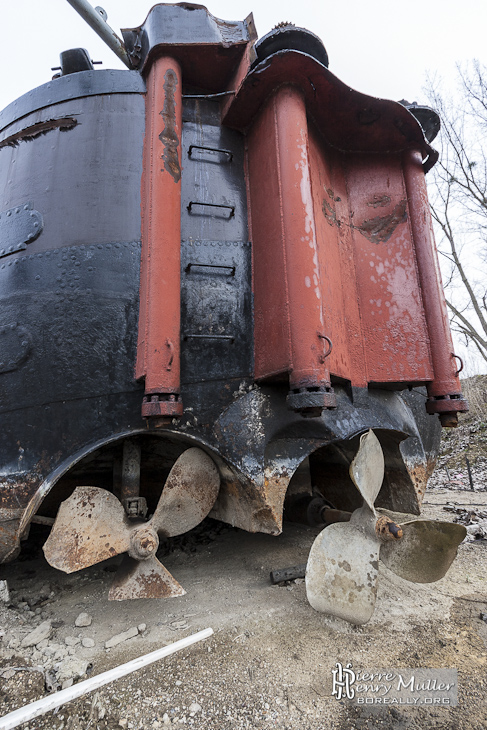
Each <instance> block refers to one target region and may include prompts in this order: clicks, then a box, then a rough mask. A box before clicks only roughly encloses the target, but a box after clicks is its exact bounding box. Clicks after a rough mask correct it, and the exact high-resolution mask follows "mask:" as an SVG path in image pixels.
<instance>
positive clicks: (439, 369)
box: [404, 152, 463, 410]
mask: <svg viewBox="0 0 487 730" xmlns="http://www.w3.org/2000/svg"><path fill="white" fill-rule="evenodd" d="M404 177H405V184H406V190H407V195H408V200H409V205H410V215H411V229H412V235H413V238H414V246H415V250H416V256H417V259H418V265H419V275H420V281H421V291H422V297H423V301H424V308H425V312H426V319H427V324H428V335H429V339H430V343H431V357H432V360H433V368H434V377H433V379H432V381H431V382H430V383H429V384H428V395H430V396H435V397H438V396H445V395H455V394H460V393H461V387H460V381H459V380H458V377H456V376H455V372H456V370H457V361H456V360H455V359H454V358H453V357H452V353H453V352H454V350H453V343H452V339H451V333H450V326H449V323H448V315H447V311H446V303H445V296H444V293H443V288H442V286H441V274H440V269H439V264H438V255H437V253H436V249H435V245H434V237H433V228H432V222H431V214H430V208H429V203H428V195H427V191H426V181H425V176H424V173H423V170H422V166H421V155H420V154H419V152H408V153H406V154H405V155H404ZM457 405H460V403H459V404H457ZM443 410H444V409H443ZM452 410H455V409H453V408H452ZM462 410H463V409H462Z"/></svg>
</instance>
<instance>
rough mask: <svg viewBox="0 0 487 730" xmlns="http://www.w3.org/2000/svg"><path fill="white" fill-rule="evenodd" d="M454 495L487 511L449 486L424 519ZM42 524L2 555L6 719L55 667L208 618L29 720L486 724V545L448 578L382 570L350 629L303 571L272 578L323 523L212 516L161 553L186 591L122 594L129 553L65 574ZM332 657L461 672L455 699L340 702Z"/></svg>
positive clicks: (154, 643) (479, 500)
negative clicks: (246, 527)
mask: <svg viewBox="0 0 487 730" xmlns="http://www.w3.org/2000/svg"><path fill="white" fill-rule="evenodd" d="M481 486H483V485H481ZM447 503H450V505H451V504H458V505H466V506H468V507H469V508H472V509H477V510H479V509H480V510H482V509H485V510H487V491H480V490H479V491H474V492H472V491H471V490H465V489H445V488H442V487H441V486H439V487H437V488H436V489H433V490H430V491H428V492H427V495H426V499H425V505H424V510H425V515H426V516H429V517H433V518H436V519H453V518H454V516H455V514H454V513H452V512H447V511H445V510H444V509H443V507H444V506H445V505H447ZM41 530H42V528H40V527H38V528H37V531H38V534H37V539H36V535H35V534H33V535H32V537H31V540H30V544H29V545H28V547H27V551H26V552H24V554H23V555H22V556H21V558H20V559H18V560H17V561H15V562H14V563H11V564H9V565H5V566H1V576H0V577H1V578H2V579H3V580H7V582H8V586H9V589H10V602H7V603H3V604H1V605H2V608H1V609H0V619H1V621H0V625H1V627H2V641H1V643H0V672H1V674H0V692H1V698H0V713H1V714H2V715H3V714H6V713H7V712H9V711H11V710H12V709H15V708H17V707H20V706H22V705H25V704H26V703H28V702H31V701H33V700H36V699H38V698H40V697H42V696H44V695H45V694H47V690H46V688H45V685H46V681H47V683H48V684H49V682H51V684H52V685H53V686H56V682H60V681H61V680H62V676H61V673H60V671H59V668H60V666H62V667H64V670H65V674H64V676H68V675H69V670H70V667H71V675H73V674H74V677H73V676H72V678H71V679H69V678H68V680H65V683H67V684H69V683H70V682H71V681H72V679H73V678H74V680H75V681H77V679H78V678H77V676H76V669H73V667H78V670H77V671H78V672H82V670H83V667H85V669H86V672H85V673H84V674H83V675H82V676H81V679H85V678H86V675H90V676H92V675H94V674H98V673H100V672H103V671H105V670H107V669H109V668H111V667H115V666H117V665H119V664H121V663H123V662H126V661H128V660H130V659H133V658H135V657H138V656H141V655H143V654H145V653H147V652H150V651H153V650H154V649H156V648H159V647H161V646H163V645H165V644H168V643H170V642H173V641H176V640H177V639H179V638H182V637H183V636H187V635H190V634H192V633H194V632H196V631H198V630H200V629H203V628H207V627H212V628H213V630H214V632H215V633H214V635H213V636H212V637H210V638H209V639H206V640H205V641H204V642H202V643H199V644H196V645H194V646H193V647H190V648H188V649H186V650H184V651H182V652H180V653H178V654H175V655H173V656H171V657H168V658H166V659H164V660H161V661H159V662H158V663H156V664H154V665H152V666H150V667H147V668H145V669H143V670H140V671H138V672H137V673H136V674H132V675H131V676H129V677H126V678H125V679H121V680H118V681H116V682H114V683H113V684H110V685H108V686H106V687H104V688H102V689H100V690H98V691H96V692H94V693H92V694H90V695H87V696H85V697H84V698H80V699H78V700H75V701H73V702H71V703H69V704H68V705H65V706H63V707H61V708H60V709H59V710H58V711H57V712H50V713H48V714H47V715H45V716H44V717H40V718H38V719H36V720H33V721H31V722H29V723H27V724H25V725H24V727H25V728H31V729H33V728H39V730H40V729H41V728H49V729H50V730H62V729H66V730H81V729H82V730H85V729H87V728H92V729H93V730H95V728H99V730H105V729H106V728H110V729H113V728H128V729H129V730H132V729H133V730H142V729H143V730H146V728H164V727H168V726H169V725H173V726H174V725H176V726H180V727H181V726H183V725H190V726H193V727H195V728H215V729H216V728H218V729H219V730H226V729H227V728H228V730H234V729H237V728H260V727H262V728H272V727H276V728H283V729H284V728H289V729H291V728H293V729H294V728H300V729H302V730H306V729H308V728H310V729H313V730H318V729H320V730H321V729H323V730H325V729H328V728H333V729H334V730H335V729H336V730H342V729H343V730H345V729H346V730H353V728H360V729H364V730H365V729H366V728H376V727H380V728H394V729H396V728H397V729H398V730H402V729H403V728H404V729H406V728H411V729H416V728H417V729H418V730H419V728H421V730H424V729H425V728H441V729H442V730H443V729H451V730H453V729H455V730H461V729H463V728H465V729H467V728H469V729H472V730H474V729H476V728H479V729H480V728H486V727H487V643H486V642H487V623H485V621H484V620H482V619H481V618H480V614H481V613H484V612H485V613H487V541H484V540H476V541H474V542H470V543H463V544H462V545H461V546H460V549H459V554H458V558H457V559H456V561H455V562H454V564H453V566H452V568H451V569H450V571H449V573H448V574H447V576H446V577H445V578H444V579H442V580H441V581H439V582H438V583H435V584H431V585H421V586H418V585H416V584H411V583H407V582H406V581H404V580H402V579H400V578H398V577H396V576H395V575H394V574H392V573H390V572H389V571H388V570H387V569H386V568H385V567H384V566H381V573H380V585H379V594H378V600H377V606H376V611H375V614H374V616H373V618H372V620H371V621H370V622H369V623H368V624H366V625H365V626H362V627H354V626H352V625H350V624H348V623H346V622H344V621H342V620H339V619H336V618H331V617H328V616H325V615H323V614H319V613H316V612H315V611H314V610H313V609H312V608H311V607H310V606H309V604H308V603H307V600H306V595H305V586H304V584H303V582H302V581H299V580H298V581H297V582H293V583H289V584H287V585H281V586H272V585H271V582H270V580H269V572H270V571H271V570H273V569H276V568H282V567H288V566H291V565H296V564H298V563H303V562H305V561H306V559H307V553H308V551H309V547H310V545H311V543H312V541H313V539H314V536H315V535H316V534H317V530H316V529H311V528H307V527H303V526H298V525H290V524H288V525H286V526H285V529H284V532H283V534H282V535H281V536H279V537H271V536H267V535H251V534H248V533H245V532H243V531H241V530H237V529H233V528H229V527H225V526H223V525H221V524H220V523H216V522H213V521H206V523H205V524H204V526H203V527H202V528H201V527H200V528H199V529H198V530H197V531H196V533H195V534H194V535H193V537H192V538H189V539H186V540H180V542H179V544H178V543H176V544H175V545H173V547H174V549H173V550H172V552H170V553H169V554H167V555H165V556H164V557H162V558H161V559H162V561H163V563H164V564H165V565H166V567H167V568H168V569H169V570H170V571H171V572H172V573H173V574H174V576H175V577H176V578H177V580H179V581H180V582H181V584H182V585H183V586H184V587H185V588H186V590H187V594H186V595H185V596H183V597H179V598H171V599H166V600H155V599H150V600H139V601H126V602H108V601H107V593H108V588H109V585H110V582H111V573H113V571H114V568H115V564H116V563H117V561H118V560H119V559H114V560H112V561H107V562H106V563H102V564H100V565H97V566H94V567H92V568H90V569H87V570H85V571H82V572H80V573H75V574H72V575H64V574H63V573H60V572H57V571H55V570H54V569H52V568H51V567H50V566H49V565H48V564H47V563H46V562H45V560H44V557H43V554H42V552H41V551H40V550H39V544H40V542H42V539H44V537H45V535H42V534H39V531H41ZM80 613H87V614H89V616H90V617H91V618H92V621H91V624H90V625H89V626H84V627H79V626H75V621H76V619H77V617H78V616H79V614H80ZM45 622H50V629H49V626H48V629H49V636H48V637H47V638H45V639H44V640H43V641H41V642H39V643H38V645H37V647H34V646H33V647H26V646H22V639H23V638H25V636H27V635H28V634H29V632H31V631H32V630H33V628H35V627H36V626H38V625H40V624H41V623H45ZM143 624H145V625H146V626H145V628H144V626H143ZM136 627H139V631H138V633H137V635H136V636H134V637H133V638H130V639H127V640H125V641H123V642H122V643H120V644H118V646H115V647H114V648H111V649H106V648H105V641H107V640H109V639H110V638H112V637H113V636H115V635H118V634H120V633H121V632H124V631H126V630H128V629H131V628H133V629H135V628H136ZM66 639H67V641H66ZM82 640H84V641H83V643H82ZM86 640H88V641H86ZM90 640H91V641H90ZM24 644H25V642H24ZM84 644H86V645H87V646H84ZM89 644H93V645H92V646H89ZM66 652H68V653H67V655H66ZM69 657H71V659H69ZM69 662H71V665H70V664H69ZM73 662H74V664H73ZM76 662H77V663H76ZM336 662H341V663H343V664H346V663H349V662H351V663H352V665H353V667H354V668H355V669H359V668H362V669H363V670H372V669H374V668H376V669H377V668H384V667H395V668H400V667H438V668H449V667H453V668H457V670H458V682H459V692H458V697H459V703H458V706H457V707H455V708H446V707H442V708H432V707H429V708H427V707H416V708H412V707H390V708H368V707H364V706H362V707H360V706H357V705H354V704H352V703H351V701H349V700H345V699H343V700H341V701H338V700H337V699H336V698H335V697H332V696H331V690H332V669H334V668H335V665H336ZM36 667H37V668H36ZM19 668H23V669H19ZM56 671H57V674H56ZM0 727H1V723H0Z"/></svg>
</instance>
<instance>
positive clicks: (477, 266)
mask: <svg viewBox="0 0 487 730" xmlns="http://www.w3.org/2000/svg"><path fill="white" fill-rule="evenodd" d="M458 79H459V91H460V93H459V94H457V95H456V96H455V98H454V99H453V100H452V99H447V98H446V97H445V96H444V95H443V94H442V93H441V91H440V90H439V89H438V84H436V83H435V82H434V81H432V80H430V81H429V82H428V87H427V93H428V96H429V101H430V104H431V106H432V107H433V108H434V109H436V111H437V112H438V113H439V115H440V118H441V124H442V129H441V133H440V136H439V138H438V139H437V140H436V142H435V147H437V148H440V159H439V161H438V162H437V164H436V165H435V167H434V168H433V170H432V172H430V173H429V175H428V178H429V194H430V200H431V208H432V213H433V220H434V222H435V228H436V237H437V245H438V250H439V253H440V254H441V257H442V259H443V263H444V264H445V265H444V266H442V268H443V273H444V276H445V274H446V282H445V289H446V298H447V305H448V308H449V310H450V314H451V325H452V330H454V331H456V332H457V333H459V334H460V335H461V336H462V337H463V338H464V339H465V344H466V345H474V346H475V348H476V350H477V351H478V353H480V355H481V357H482V358H483V359H484V360H485V361H486V362H487V68H486V67H484V66H481V65H480V64H479V63H478V62H476V61H475V62H473V63H472V64H470V65H469V66H467V67H466V68H464V69H462V68H460V67H458Z"/></svg>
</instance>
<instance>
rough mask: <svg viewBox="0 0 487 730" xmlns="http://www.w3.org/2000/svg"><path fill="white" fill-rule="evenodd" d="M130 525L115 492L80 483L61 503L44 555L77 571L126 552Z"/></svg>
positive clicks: (56, 564)
mask: <svg viewBox="0 0 487 730" xmlns="http://www.w3.org/2000/svg"><path fill="white" fill-rule="evenodd" d="M130 529H131V525H130V523H129V521H128V519H127V517H126V515H125V510H124V508H123V507H122V505H121V503H120V502H119V500H118V499H117V498H116V497H115V495H114V494H112V493H111V492H107V491H106V490H105V489H99V488H98V487H77V488H76V489H75V490H74V492H73V494H72V495H71V496H70V497H68V499H66V500H65V501H64V502H62V503H61V506H60V507H59V511H58V514H57V517H56V521H55V523H54V525H53V527H52V529H51V532H50V534H49V537H48V538H47V541H46V543H45V544H44V555H45V556H46V560H47V562H48V563H49V564H50V565H52V566H53V568H57V569H58V570H63V571H64V572H65V573H73V572H74V571H76V570H81V569H82V568H87V567H89V566H90V565H95V563H100V562H101V561H102V560H106V559H107V558H111V557H113V556H114V555H119V554H120V553H124V552H126V551H127V550H128V549H129V547H130Z"/></svg>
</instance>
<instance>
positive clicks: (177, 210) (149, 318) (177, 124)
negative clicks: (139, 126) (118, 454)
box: [136, 57, 183, 420]
mask: <svg viewBox="0 0 487 730" xmlns="http://www.w3.org/2000/svg"><path fill="white" fill-rule="evenodd" d="M181 114H182V99H181V69H180V66H179V64H178V62H177V61H175V60H174V59H172V58H168V57H162V58H157V59H156V60H154V61H153V63H152V66H151V69H150V71H149V74H148V77H147V98H146V136H145V141H144V166H143V174H142V266H141V285H140V314H139V339H138V347H137V365H136V377H137V378H142V377H145V395H144V399H143V403H142V416H143V417H144V418H159V419H160V418H162V419H167V420H169V419H171V418H173V417H178V416H181V415H182V412H183V404H182V401H181V398H180V309H181V303H180V298H181V295H180V287H181V284H180V278H181V273H180V271H181V163H180V158H181V155H180V140H181V128H182V121H181Z"/></svg>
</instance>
